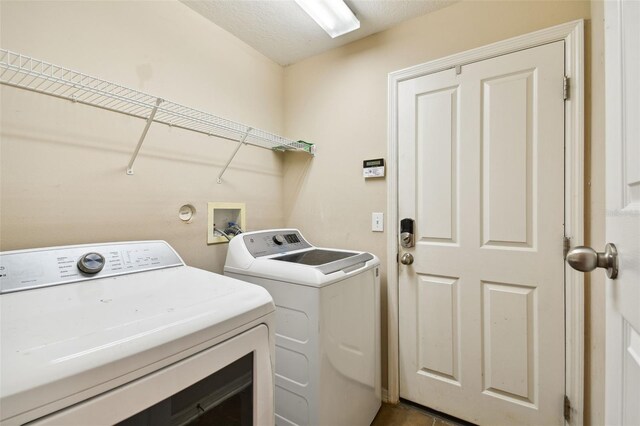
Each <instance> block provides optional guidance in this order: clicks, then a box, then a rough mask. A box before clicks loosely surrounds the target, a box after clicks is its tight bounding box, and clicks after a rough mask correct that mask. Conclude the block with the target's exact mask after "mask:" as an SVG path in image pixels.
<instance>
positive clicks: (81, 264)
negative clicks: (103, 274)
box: [78, 253, 104, 274]
mask: <svg viewBox="0 0 640 426" xmlns="http://www.w3.org/2000/svg"><path fill="white" fill-rule="evenodd" d="M102 268H104V256H102V255H101V254H100V253H87V254H85V255H83V256H82V257H81V258H80V260H78V269H80V270H81V271H82V272H84V273H85V274H97V273H98V272H100V271H102Z"/></svg>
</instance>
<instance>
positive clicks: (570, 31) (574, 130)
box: [385, 20, 584, 425]
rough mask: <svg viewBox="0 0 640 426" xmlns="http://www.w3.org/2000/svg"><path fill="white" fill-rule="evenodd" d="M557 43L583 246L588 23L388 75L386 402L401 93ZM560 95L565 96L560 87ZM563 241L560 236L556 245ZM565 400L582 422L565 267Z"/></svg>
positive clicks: (574, 229)
mask: <svg viewBox="0 0 640 426" xmlns="http://www.w3.org/2000/svg"><path fill="white" fill-rule="evenodd" d="M556 41H564V42H565V74H566V76H567V77H568V78H569V79H570V80H569V81H570V82H571V90H570V94H571V96H570V98H569V99H568V100H567V101H566V102H565V123H566V127H565V235H566V236H567V237H569V238H570V239H571V245H572V246H575V245H582V244H583V243H584V184H583V182H584V181H583V176H584V21H583V20H577V21H572V22H568V23H566V24H562V25H558V26H555V27H551V28H547V29H543V30H540V31H536V32H533V33H529V34H525V35H522V36H518V37H514V38H511V39H508V40H504V41H500V42H497V43H493V44H490V45H487V46H483V47H480V48H477V49H472V50H469V51H465V52H462V53H458V54H454V55H451V56H447V57H445V58H441V59H437V60H434V61H431V62H427V63H425V64H420V65H416V66H413V67H410V68H406V69H403V70H399V71H395V72H392V73H390V74H389V78H388V102H389V104H388V154H387V158H388V159H389V160H388V170H389V172H388V179H387V193H388V197H387V212H388V213H387V214H388V216H389V221H388V224H389V225H388V233H387V258H388V264H387V268H388V269H387V271H388V274H387V300H388V318H387V321H388V366H387V367H388V389H387V392H385V394H386V400H387V401H389V402H392V403H395V402H397V401H398V400H399V330H398V322H399V317H398V315H399V304H398V303H399V301H398V263H397V261H396V254H397V253H398V250H399V244H398V235H399V234H398V226H399V220H400V218H399V217H398V116H397V113H398V88H399V84H400V83H401V82H403V81H405V80H409V79H413V78H416V77H420V76H424V75H428V74H433V73H436V72H440V71H444V70H448V69H456V68H457V67H459V66H463V65H465V64H470V63H473V62H477V61H481V60H485V59H490V58H493V57H497V56H502V55H506V54H509V53H513V52H516V51H519V50H524V49H528V48H532V47H536V46H540V45H544V44H548V43H552V42H556ZM558 90H562V88H561V87H559V88H558ZM561 243H562V240H561V238H560V236H559V238H558V244H561ZM565 277H566V287H565V336H566V340H565V341H566V343H565V345H566V348H565V354H566V355H565V357H566V360H565V362H566V377H565V388H566V395H567V396H568V398H569V400H570V401H571V416H570V422H568V424H572V425H573V424H575V425H579V424H582V422H583V405H584V403H583V399H584V397H583V388H584V277H583V275H582V274H581V273H577V272H575V271H574V270H572V269H571V268H570V267H568V266H566V265H565Z"/></svg>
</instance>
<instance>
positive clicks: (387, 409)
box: [371, 403, 462, 426]
mask: <svg viewBox="0 0 640 426" xmlns="http://www.w3.org/2000/svg"><path fill="white" fill-rule="evenodd" d="M371 426H462V424H461V423H456V422H454V421H453V420H449V419H445V418H444V417H440V416H438V415H437V414H435V413H433V414H432V413H429V412H427V411H423V410H421V409H419V408H416V407H413V406H411V405H407V404H403V403H400V404H385V403H383V404H382V408H380V411H378V415H376V418H375V419H373V423H371Z"/></svg>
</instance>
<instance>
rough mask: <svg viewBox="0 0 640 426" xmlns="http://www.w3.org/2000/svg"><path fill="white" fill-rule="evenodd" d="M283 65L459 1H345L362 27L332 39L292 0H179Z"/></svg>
mask: <svg viewBox="0 0 640 426" xmlns="http://www.w3.org/2000/svg"><path fill="white" fill-rule="evenodd" d="M181 1H182V2H183V3H184V4H186V5H187V6H188V7H190V8H191V9H193V10H195V11H196V12H198V13H199V14H201V15H202V16H204V17H205V18H207V19H208V20H210V21H212V22H213V23H214V24H216V25H218V26H220V27H222V28H224V29H225V30H227V31H229V32H230V33H231V34H233V35H235V36H236V37H238V38H239V39H241V40H242V41H244V42H245V43H247V44H249V45H250V46H252V47H253V48H254V49H256V50H258V51H259V52H262V53H263V54H264V55H266V56H267V57H269V58H271V59H273V60H274V61H275V62H277V63H279V64H281V65H289V64H292V63H295V62H297V61H299V60H301V59H304V58H307V57H309V56H313V55H316V54H318V53H321V52H324V51H326V50H330V49H333V48H335V47H338V46H342V45H344V44H347V43H350V42H352V41H355V40H358V39H361V38H363V37H366V36H368V35H371V34H374V33H377V32H379V31H382V30H384V29H387V28H389V27H391V26H393V25H395V24H397V23H399V22H402V21H405V20H407V19H411V18H413V17H416V16H420V15H424V14H425V13H429V12H433V11H434V10H437V9H441V8H443V7H445V6H448V5H450V4H452V3H454V2H455V1H456V0H346V3H347V5H349V8H351V10H352V11H353V12H354V13H355V15H356V17H357V18H358V19H359V20H360V29H358V30H356V31H353V32H351V33H349V34H345V35H343V36H341V37H337V38H335V39H332V38H331V37H329V35H327V33H325V32H324V30H322V29H321V28H320V27H319V26H318V25H317V24H316V23H315V22H314V21H313V20H312V19H311V18H310V17H309V16H308V15H307V14H306V13H304V11H303V10H302V9H301V8H300V6H298V5H297V4H296V3H295V2H294V1H293V0H181Z"/></svg>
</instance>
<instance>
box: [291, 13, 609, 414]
mask: <svg viewBox="0 0 640 426" xmlns="http://www.w3.org/2000/svg"><path fill="white" fill-rule="evenodd" d="M591 8H592V5H591V3H590V2H588V1H555V2H552V1H507V2H488V1H467V2H461V3H457V4H455V5H453V6H450V7H447V8H445V9H441V10H439V11H436V12H434V13H431V14H429V15H425V16H422V17H419V18H416V19H413V20H411V21H408V22H405V23H402V24H400V25H398V26H396V27H394V28H392V29H390V30H387V31H384V32H382V33H379V34H376V35H373V36H370V37H367V38H365V39H363V40H360V41H357V42H354V43H351V44H349V45H347V46H345V47H342V48H339V49H335V50H332V51H330V52H327V53H325V54H322V55H317V56H315V57H312V58H309V59H307V60H304V61H301V62H299V63H296V64H294V65H292V66H289V67H287V68H286V69H285V133H287V134H301V135H305V137H306V138H308V140H310V141H313V142H315V143H317V144H318V155H317V157H316V158H315V159H313V160H312V161H309V160H307V159H305V158H303V157H300V156H296V157H293V156H288V157H286V159H285V176H284V185H285V206H286V209H285V212H284V213H285V217H286V223H287V225H289V226H295V227H299V228H301V229H302V230H303V232H304V233H305V235H307V237H309V238H310V239H311V241H314V242H316V243H318V244H322V245H327V246H331V245H338V246H342V247H350V248H357V249H363V250H369V251H371V252H373V253H375V254H377V255H378V256H379V257H380V258H381V260H382V264H383V269H384V265H385V263H386V236H385V235H384V234H381V233H372V232H371V231H370V226H371V225H370V223H371V213H372V212H376V211H380V212H385V213H386V182H385V181H382V180H367V181H365V180H364V179H363V178H362V175H361V167H362V160H364V159H369V158H377V157H386V156H387V75H388V73H389V72H392V71H395V70H399V69H402V68H406V67H409V66H412V65H415V64H419V63H423V62H427V61H429V60H432V59H436V58H440V57H443V56H447V55H450V54H453V53H457V52H461V51H464V50H467V49H472V48H474V47H479V46H482V45H485V44H488V43H491V42H495V41H499V40H503V39H506V38H509V37H513V36H517V35H520V34H525V33H528V32H531V31H535V30H538V29H542V28H546V27H550V26H553V25H556V24H560V23H564V22H568V21H572V20H576V19H587V20H588V19H589V18H590V17H591ZM594 8H595V9H597V11H598V13H599V16H601V14H602V12H601V9H602V7H601V5H594ZM594 30H595V31H597V32H598V34H597V40H596V41H594V42H593V45H594V48H598V49H600V50H599V52H601V48H602V46H601V44H602V42H601V38H602V25H601V23H600V24H599V25H595V26H594V27H593V28H592V26H591V24H590V22H589V21H588V22H587V43H588V44H587V45H588V46H591V41H590V37H591V34H592V31H594ZM599 61H600V58H599V57H597V58H592V57H591V56H588V57H587V61H586V69H587V84H586V85H587V87H586V90H587V99H588V101H587V103H588V104H589V102H590V99H591V82H590V80H589V78H591V76H593V78H594V82H593V84H594V85H596V86H597V87H596V88H595V90H594V93H593V97H594V102H595V101H596V100H597V102H599V104H598V106H597V107H596V106H594V107H593V108H591V105H590V104H589V105H587V112H588V114H591V111H592V110H593V113H594V114H595V113H596V112H597V113H601V109H602V108H601V107H600V103H602V90H601V89H602V87H601V86H602V73H603V71H602V64H601V62H599ZM592 67H593V68H594V70H593V71H591V68H592ZM591 127H593V129H591ZM587 128H588V130H591V131H588V137H589V135H590V134H593V135H594V137H596V136H598V137H600V136H601V133H602V128H603V126H602V123H601V122H599V121H598V122H594V123H593V126H592V125H591V123H589V122H587ZM587 149H593V151H594V155H593V156H589V155H588V156H587V158H588V159H587V164H586V168H587V175H589V176H590V175H591V173H593V174H594V175H596V174H598V175H599V174H601V172H602V169H603V168H604V162H603V156H601V155H600V154H601V151H602V146H601V140H597V141H596V142H594V143H593V144H591V142H590V140H589V141H587ZM602 186H603V182H602V181H601V180H599V181H597V182H595V181H594V182H592V186H591V187H590V188H588V189H587V192H589V197H590V198H589V201H588V203H589V204H588V205H587V210H589V209H590V208H592V207H593V208H594V209H599V210H598V211H600V209H601V204H602V202H603V187H602ZM601 216H602V215H601V214H599V213H598V214H593V215H590V216H589V217H588V221H589V224H588V227H589V233H588V235H589V238H591V239H598V238H600V237H601V234H602V229H603V221H602V220H601V219H602V217H601ZM319 225H321V226H319ZM594 244H596V245H597V243H594ZM598 246H599V245H598ZM385 282H386V274H384V273H383V285H384V284H385ZM385 292H386V289H383V306H386V297H385ZM588 301H589V302H590V303H591V304H590V309H592V310H595V311H598V310H602V308H603V305H602V300H599V299H598V298H597V297H594V294H592V293H588ZM385 309H386V308H385ZM383 318H384V320H383V322H384V324H383V329H384V330H383V335H384V336H386V332H387V330H386V311H384V312H383ZM590 332H591V333H592V335H590V336H589V337H590V341H589V344H590V345H591V346H590V348H588V350H589V351H590V352H592V353H591V356H590V358H589V359H590V360H592V361H593V362H591V363H590V364H589V365H588V366H587V369H588V371H587V373H588V375H591V374H592V375H593V376H594V377H596V378H598V377H599V376H598V371H599V370H601V369H602V368H601V367H602V364H601V362H602V360H601V358H599V357H600V355H601V352H602V351H599V350H598V348H597V345H601V344H602V340H603V339H602V334H601V332H602V330H601V329H600V328H598V327H597V326H596V325H594V324H592V327H591V328H590ZM384 345H385V346H383V352H385V353H384V355H383V365H385V363H386V342H385V343H384ZM384 376H385V377H384V378H383V382H384V383H386V372H385V373H384ZM588 379H589V377H588ZM600 392H601V389H600V386H599V385H598V384H597V383H596V384H595V385H594V386H593V387H592V391H591V390H589V389H587V400H588V404H589V410H590V412H589V413H587V415H586V420H587V422H589V421H591V422H592V423H593V424H601V423H602V413H601V411H602V399H601V397H602V394H601V393H600Z"/></svg>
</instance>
